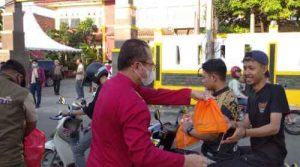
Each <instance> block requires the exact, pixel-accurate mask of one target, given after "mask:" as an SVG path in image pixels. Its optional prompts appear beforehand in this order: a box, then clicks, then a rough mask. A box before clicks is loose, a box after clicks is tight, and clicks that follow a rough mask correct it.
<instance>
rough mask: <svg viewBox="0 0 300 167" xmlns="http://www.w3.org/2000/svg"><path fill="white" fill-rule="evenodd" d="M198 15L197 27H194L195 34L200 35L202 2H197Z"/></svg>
mask: <svg viewBox="0 0 300 167" xmlns="http://www.w3.org/2000/svg"><path fill="white" fill-rule="evenodd" d="M196 1H197V5H196V13H195V27H194V33H195V34H199V33H200V7H201V6H200V0H196Z"/></svg>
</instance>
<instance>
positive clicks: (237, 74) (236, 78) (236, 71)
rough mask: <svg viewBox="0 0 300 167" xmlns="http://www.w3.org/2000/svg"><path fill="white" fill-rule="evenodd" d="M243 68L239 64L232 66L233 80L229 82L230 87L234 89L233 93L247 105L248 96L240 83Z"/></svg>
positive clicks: (239, 100) (240, 102)
mask: <svg viewBox="0 0 300 167" xmlns="http://www.w3.org/2000/svg"><path fill="white" fill-rule="evenodd" d="M241 71H242V70H241V69H240V67H238V66H234V67H232V68H231V70H230V72H231V77H232V78H231V80H230V81H229V83H228V86H229V88H230V89H232V90H233V93H234V94H235V96H236V97H237V99H238V102H239V104H241V105H244V106H246V105H247V98H248V97H247V96H246V95H244V93H243V92H242V89H243V87H242V85H241V83H240V78H241V75H242V74H241Z"/></svg>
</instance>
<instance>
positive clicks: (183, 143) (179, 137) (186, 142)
mask: <svg viewBox="0 0 300 167" xmlns="http://www.w3.org/2000/svg"><path fill="white" fill-rule="evenodd" d="M197 142H199V139H197V138H195V137H192V136H190V135H188V134H186V133H185V132H184V131H183V130H182V124H180V125H179V128H178V130H177V133H176V138H175V144H176V148H185V147H187V146H190V145H193V144H195V143H197Z"/></svg>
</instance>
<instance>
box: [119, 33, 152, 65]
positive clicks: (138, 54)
mask: <svg viewBox="0 0 300 167" xmlns="http://www.w3.org/2000/svg"><path fill="white" fill-rule="evenodd" d="M147 48H148V49H149V46H148V44H147V43H146V42H145V41H142V40H139V39H129V40H127V41H125V43H124V44H123V45H122V47H121V50H120V53H119V57H118V70H123V69H126V68H127V67H129V66H131V65H132V63H133V62H134V61H146V60H147Z"/></svg>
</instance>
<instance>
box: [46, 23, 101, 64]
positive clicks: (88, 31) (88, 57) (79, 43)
mask: <svg viewBox="0 0 300 167" xmlns="http://www.w3.org/2000/svg"><path fill="white" fill-rule="evenodd" d="M97 30H98V29H97V27H96V26H95V25H94V22H93V20H92V19H90V18H88V19H86V20H84V21H82V22H80V23H79V25H78V26H77V27H75V29H70V28H69V27H68V25H67V24H65V23H62V24H61V25H60V29H59V30H55V29H54V30H50V31H48V35H49V36H50V37H51V38H53V39H54V40H56V41H58V42H60V43H63V44H66V45H69V46H72V47H75V48H80V49H82V58H83V59H84V62H85V63H86V64H89V63H91V62H93V61H94V60H96V59H97V50H96V39H95V35H94V33H95V32H97ZM48 56H49V57H53V55H50V54H49V55H48ZM66 56H67V57H68V60H69V61H70V63H72V64H74V60H75V58H76V57H75V56H76V55H74V54H72V53H68V54H67V55H66ZM54 57H55V56H54ZM66 64H69V62H66ZM68 66H70V68H72V66H71V65H68Z"/></svg>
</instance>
